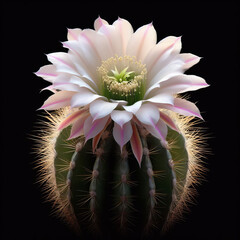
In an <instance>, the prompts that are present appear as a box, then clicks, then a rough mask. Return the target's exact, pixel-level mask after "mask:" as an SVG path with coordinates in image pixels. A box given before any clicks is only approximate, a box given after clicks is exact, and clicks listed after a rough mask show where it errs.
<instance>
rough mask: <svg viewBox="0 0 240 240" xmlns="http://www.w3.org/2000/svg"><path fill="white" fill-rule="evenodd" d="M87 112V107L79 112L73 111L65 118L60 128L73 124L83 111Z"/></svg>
mask: <svg viewBox="0 0 240 240" xmlns="http://www.w3.org/2000/svg"><path fill="white" fill-rule="evenodd" d="M85 112H86V109H81V110H79V111H77V112H74V113H72V114H71V115H69V116H68V117H67V118H65V119H64V120H63V122H61V124H60V125H59V127H58V130H62V129H63V128H66V127H67V126H69V125H70V124H72V123H73V122H75V121H76V120H77V119H78V118H79V117H81V116H82V115H83V113H85Z"/></svg>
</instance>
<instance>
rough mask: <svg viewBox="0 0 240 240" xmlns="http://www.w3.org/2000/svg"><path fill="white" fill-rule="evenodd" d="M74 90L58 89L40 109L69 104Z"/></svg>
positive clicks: (52, 108)
mask: <svg viewBox="0 0 240 240" xmlns="http://www.w3.org/2000/svg"><path fill="white" fill-rule="evenodd" d="M74 94H76V92H70V91H60V92H57V93H55V94H53V95H51V96H50V97H49V98H48V99H47V100H46V101H45V102H44V104H43V106H42V107H41V108H40V109H45V110H55V109H59V108H61V107H66V106H69V105H70V102H71V99H72V97H73V96H74Z"/></svg>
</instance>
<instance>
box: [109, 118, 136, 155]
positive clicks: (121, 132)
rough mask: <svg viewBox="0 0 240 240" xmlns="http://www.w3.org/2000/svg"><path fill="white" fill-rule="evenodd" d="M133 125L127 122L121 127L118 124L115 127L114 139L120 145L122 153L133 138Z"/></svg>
mask: <svg viewBox="0 0 240 240" xmlns="http://www.w3.org/2000/svg"><path fill="white" fill-rule="evenodd" d="M132 132H133V130H132V125H131V123H130V122H127V123H125V124H124V125H123V127H120V125H118V124H117V123H116V122H115V123H114V127H113V137H114V139H115V141H116V142H117V143H118V144H119V146H120V148H121V151H122V148H123V146H124V145H125V144H126V143H127V142H128V141H129V140H130V139H131V136H132Z"/></svg>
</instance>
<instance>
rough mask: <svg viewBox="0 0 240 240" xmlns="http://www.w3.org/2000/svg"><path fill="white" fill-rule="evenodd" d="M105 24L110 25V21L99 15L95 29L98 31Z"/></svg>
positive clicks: (95, 22)
mask: <svg viewBox="0 0 240 240" xmlns="http://www.w3.org/2000/svg"><path fill="white" fill-rule="evenodd" d="M103 24H104V25H108V22H107V21H106V20H104V19H102V18H100V17H98V18H97V19H96V20H95V21H94V29H95V30H96V31H98V30H99V28H101V27H102V25H103Z"/></svg>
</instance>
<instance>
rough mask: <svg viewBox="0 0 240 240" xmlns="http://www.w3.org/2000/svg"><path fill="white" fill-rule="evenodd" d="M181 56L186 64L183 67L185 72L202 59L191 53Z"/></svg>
mask: <svg viewBox="0 0 240 240" xmlns="http://www.w3.org/2000/svg"><path fill="white" fill-rule="evenodd" d="M180 56H181V57H182V58H183V60H184V63H185V64H184V66H183V69H184V70H187V69H189V68H190V67H192V66H193V65H195V64H197V63H198V62H199V61H200V59H201V58H200V57H198V56H196V55H194V54H191V53H182V54H180Z"/></svg>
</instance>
